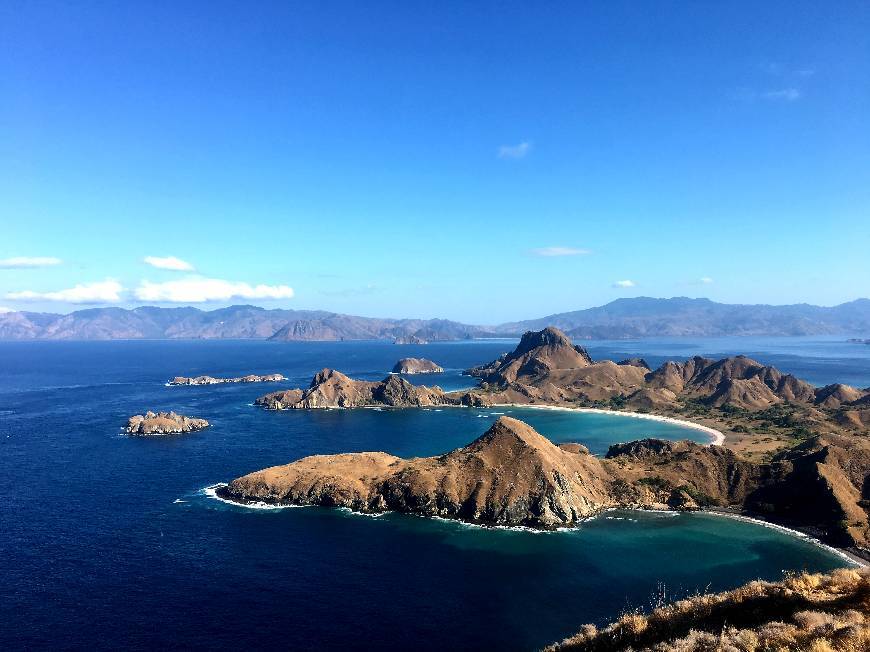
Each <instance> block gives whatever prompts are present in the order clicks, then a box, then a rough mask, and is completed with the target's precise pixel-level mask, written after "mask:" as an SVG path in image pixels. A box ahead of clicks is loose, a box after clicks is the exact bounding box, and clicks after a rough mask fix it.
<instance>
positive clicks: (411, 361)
mask: <svg viewBox="0 0 870 652" xmlns="http://www.w3.org/2000/svg"><path fill="white" fill-rule="evenodd" d="M443 372H444V369H443V368H442V367H440V366H439V365H437V364H435V363H434V362H432V361H431V360H427V359H426V358H402V359H401V360H399V361H398V362H397V363H396V364H395V365H393V373H394V374H440V373H443Z"/></svg>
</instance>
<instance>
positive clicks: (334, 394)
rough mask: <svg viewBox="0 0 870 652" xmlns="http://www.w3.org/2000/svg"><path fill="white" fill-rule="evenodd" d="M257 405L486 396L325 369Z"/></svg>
mask: <svg viewBox="0 0 870 652" xmlns="http://www.w3.org/2000/svg"><path fill="white" fill-rule="evenodd" d="M254 404H255V405H259V406H262V407H265V408H267V409H270V410H287V409H315V408H356V407H367V406H388V407H421V406H429V405H483V404H484V402H483V400H482V399H478V398H475V397H472V396H471V395H469V394H468V393H467V392H466V393H464V394H445V393H444V391H443V390H442V389H441V388H440V387H423V386H418V385H412V384H411V383H409V382H408V381H407V380H405V379H404V378H402V377H400V376H396V375H390V376H388V377H387V378H385V379H384V380H382V381H381V382H377V383H376V382H369V381H366V380H354V379H352V378H348V377H347V376H345V375H344V374H343V373H341V372H340V371H335V370H334V369H323V370H321V371H320V372H318V373H317V374H316V375H315V376H314V378H313V379H312V380H311V385H309V387H308V389H305V390H302V389H291V390H284V391H280V392H272V393H270V394H266V395H265V396H261V397H260V398H258V399H257V400H256V401H254Z"/></svg>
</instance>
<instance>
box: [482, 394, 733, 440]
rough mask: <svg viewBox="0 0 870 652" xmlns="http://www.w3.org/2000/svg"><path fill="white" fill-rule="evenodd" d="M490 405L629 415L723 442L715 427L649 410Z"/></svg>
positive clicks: (721, 435) (510, 404)
mask: <svg viewBox="0 0 870 652" xmlns="http://www.w3.org/2000/svg"><path fill="white" fill-rule="evenodd" d="M490 407H513V408H533V409H536V410H564V411H568V412H590V413H592V414H610V415H616V416H624V417H631V418H632V419H648V420H650V421H661V422H663V423H670V424H673V425H676V426H683V427H685V428H691V429H693V430H700V431H701V432H705V433H707V434H708V435H710V438H711V440H712V441H711V442H710V444H709V445H710V446H722V445H723V444H724V443H725V435H724V434H723V433H722V432H721V431H719V430H716V429H715V428H711V427H709V426H703V425H701V424H700V423H695V422H694V421H686V420H685V419H677V418H676V417H668V416H664V415H661V414H650V413H649V412H628V411H625V412H623V411H620V410H605V409H603V408H585V407H570V406H567V405H536V404H524V403H494V404H493V405H491V406H490Z"/></svg>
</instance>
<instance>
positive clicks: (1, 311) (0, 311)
mask: <svg viewBox="0 0 870 652" xmlns="http://www.w3.org/2000/svg"><path fill="white" fill-rule="evenodd" d="M7 312H15V311H14V310H13V309H12V308H7V307H6V306H0V315H3V314H6V313H7Z"/></svg>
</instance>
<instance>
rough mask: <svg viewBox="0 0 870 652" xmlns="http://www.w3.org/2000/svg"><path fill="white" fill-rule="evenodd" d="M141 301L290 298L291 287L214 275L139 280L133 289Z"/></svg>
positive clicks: (185, 301) (190, 301)
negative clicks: (171, 279) (251, 282)
mask: <svg viewBox="0 0 870 652" xmlns="http://www.w3.org/2000/svg"><path fill="white" fill-rule="evenodd" d="M135 295H136V298H137V299H139V300H140V301H153V302H156V303H204V302H206V301H229V300H230V299H290V298H292V297H293V288H291V287H289V286H287V285H249V284H247V283H236V282H233V281H224V280H221V279H217V278H202V277H198V276H191V277H189V278H184V279H180V280H177V281H166V282H165V283H151V282H150V281H142V283H141V284H140V285H139V287H138V288H136V291H135Z"/></svg>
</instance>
